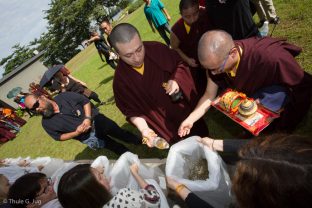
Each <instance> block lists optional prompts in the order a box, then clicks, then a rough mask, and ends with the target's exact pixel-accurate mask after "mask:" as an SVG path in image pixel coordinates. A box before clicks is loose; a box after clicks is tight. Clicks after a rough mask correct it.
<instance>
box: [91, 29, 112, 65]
mask: <svg viewBox="0 0 312 208" xmlns="http://www.w3.org/2000/svg"><path fill="white" fill-rule="evenodd" d="M92 42H94V45H95V47H96V49H97V51H98V53H99V56H100V58H101V60H102V61H103V62H104V59H103V57H102V55H104V57H105V59H106V62H107V63H108V64H109V65H110V66H111V67H112V68H113V69H116V67H117V64H116V63H115V60H114V58H113V56H112V55H115V54H113V52H112V50H111V48H110V46H109V45H108V44H107V42H106V40H105V39H104V37H103V36H100V35H99V34H98V33H97V32H95V31H92V32H90V39H89V40H88V44H90V43H92Z"/></svg>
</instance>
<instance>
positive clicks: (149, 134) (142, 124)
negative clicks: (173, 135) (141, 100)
mask: <svg viewBox="0 0 312 208" xmlns="http://www.w3.org/2000/svg"><path fill="white" fill-rule="evenodd" d="M130 121H131V122H132V123H133V124H134V125H135V126H136V127H137V128H138V130H139V131H140V132H141V135H142V137H143V138H147V142H146V144H147V146H149V147H152V146H153V139H154V138H155V137H156V136H157V134H155V132H154V131H153V130H152V129H150V128H149V126H148V124H147V122H146V120H145V119H144V118H142V117H131V118H130Z"/></svg>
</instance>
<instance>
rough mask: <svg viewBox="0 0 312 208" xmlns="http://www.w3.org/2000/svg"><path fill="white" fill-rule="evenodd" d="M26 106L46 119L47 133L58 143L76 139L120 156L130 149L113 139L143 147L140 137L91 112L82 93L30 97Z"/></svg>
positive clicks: (43, 122)
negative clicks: (52, 96)
mask: <svg viewBox="0 0 312 208" xmlns="http://www.w3.org/2000/svg"><path fill="white" fill-rule="evenodd" d="M25 105H26V107H27V108H28V109H30V110H33V111H36V112H38V113H39V114H41V115H42V116H43V118H42V126H43V128H44V130H45V131H46V132H47V133H48V134H49V135H50V136H51V137H52V138H53V139H55V140H56V141H65V140H69V139H72V138H73V139H76V140H78V141H80V142H82V143H84V144H87V145H88V146H89V147H90V148H92V149H96V148H103V147H106V148H108V149H110V150H112V151H114V152H116V153H117V154H122V153H124V152H127V151H128V148H126V147H125V146H124V145H123V144H121V143H118V142H116V141H115V140H113V139H112V138H111V137H115V138H117V139H121V140H123V141H127V142H131V143H134V144H139V143H141V140H140V139H139V138H138V137H136V136H135V135H133V134H132V133H130V132H127V131H125V130H123V129H121V128H120V127H119V126H118V125H117V124H116V123H115V122H114V121H112V120H111V119H109V118H107V117H106V116H104V115H103V114H101V113H99V111H98V109H96V108H91V104H90V101H89V100H88V98H86V97H85V96H83V95H80V94H78V93H74V92H63V93H60V94H59V95H57V96H55V98H54V100H50V99H48V98H46V97H45V96H39V97H38V96H36V95H33V94H30V95H28V96H26V98H25Z"/></svg>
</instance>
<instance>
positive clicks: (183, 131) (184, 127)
mask: <svg viewBox="0 0 312 208" xmlns="http://www.w3.org/2000/svg"><path fill="white" fill-rule="evenodd" d="M192 127H193V122H190V121H188V120H187V119H185V120H184V121H183V122H182V123H181V125H180V127H179V130H178V134H179V136H180V137H184V136H186V135H188V134H189V133H190V132H191V128H192Z"/></svg>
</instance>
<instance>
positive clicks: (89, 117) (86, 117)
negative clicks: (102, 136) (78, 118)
mask: <svg viewBox="0 0 312 208" xmlns="http://www.w3.org/2000/svg"><path fill="white" fill-rule="evenodd" d="M84 118H85V119H89V120H90V121H92V118H91V116H85V117H84Z"/></svg>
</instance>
